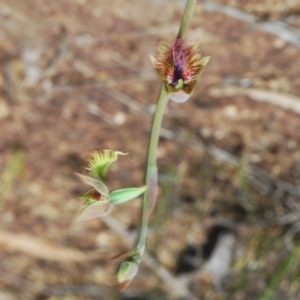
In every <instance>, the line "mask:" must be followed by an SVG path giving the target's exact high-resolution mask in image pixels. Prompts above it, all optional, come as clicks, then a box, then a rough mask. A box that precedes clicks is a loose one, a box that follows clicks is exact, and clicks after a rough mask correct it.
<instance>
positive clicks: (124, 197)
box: [109, 185, 148, 204]
mask: <svg viewBox="0 0 300 300" xmlns="http://www.w3.org/2000/svg"><path fill="white" fill-rule="evenodd" d="M147 188H148V187H147V185H144V186H142V187H138V188H124V189H118V190H114V191H112V192H111V193H110V194H109V198H110V203H112V204H120V203H123V202H127V201H130V200H132V199H134V198H136V197H138V196H140V195H141V194H143V193H144V192H145V191H147Z"/></svg>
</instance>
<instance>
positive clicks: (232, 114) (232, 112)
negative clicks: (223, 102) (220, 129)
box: [223, 105, 239, 119]
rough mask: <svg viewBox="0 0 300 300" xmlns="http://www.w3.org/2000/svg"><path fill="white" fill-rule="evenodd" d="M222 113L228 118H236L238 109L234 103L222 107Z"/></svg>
mask: <svg viewBox="0 0 300 300" xmlns="http://www.w3.org/2000/svg"><path fill="white" fill-rule="evenodd" d="M223 113H224V115H225V116H226V117H228V118H229V119H237V117H238V115H239V111H238V109H237V108H236V106H234V105H228V106H226V107H225V108H224V110H223Z"/></svg>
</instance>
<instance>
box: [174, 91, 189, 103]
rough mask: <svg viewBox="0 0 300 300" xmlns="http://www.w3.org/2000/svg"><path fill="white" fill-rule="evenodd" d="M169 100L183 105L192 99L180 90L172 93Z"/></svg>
mask: <svg viewBox="0 0 300 300" xmlns="http://www.w3.org/2000/svg"><path fill="white" fill-rule="evenodd" d="M169 98H170V99H171V100H173V101H174V102H177V103H183V102H185V101H187V100H188V99H189V98H190V95H189V94H187V93H185V92H184V91H183V90H180V91H178V92H174V93H171V94H170V95H169Z"/></svg>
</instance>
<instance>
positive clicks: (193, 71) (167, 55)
mask: <svg viewBox="0 0 300 300" xmlns="http://www.w3.org/2000/svg"><path fill="white" fill-rule="evenodd" d="M195 4H196V0H187V2H186V7H185V10H184V14H183V17H182V20H181V24H180V28H179V32H178V35H177V37H176V40H175V42H174V44H173V45H172V46H169V45H168V44H167V43H166V42H161V43H160V44H159V45H158V49H157V55H156V56H151V61H152V63H153V66H154V69H155V70H156V72H157V74H158V77H159V78H160V80H161V82H162V86H161V89H160V93H159V96H158V101H157V105H156V110H155V113H154V117H153V122H152V128H151V134H150V141H149V147H148V160H147V166H146V182H145V185H144V186H141V187H132V188H122V189H118V190H114V191H109V188H108V187H107V185H106V184H105V175H106V172H107V170H108V168H109V166H110V165H111V164H112V163H113V162H115V161H116V160H117V158H118V156H119V155H126V154H127V153H122V152H120V151H113V150H110V149H105V150H102V151H99V152H94V153H93V154H92V157H91V159H90V160H89V162H88V167H87V170H88V172H89V174H88V175H82V174H77V175H78V176H79V177H80V178H81V179H82V180H83V181H84V182H85V183H86V184H89V185H90V186H92V188H93V189H91V190H89V191H87V192H86V193H85V194H84V195H83V196H82V197H81V198H82V199H84V200H86V201H87V202H86V208H85V209H84V210H83V212H82V213H81V215H80V216H79V218H78V219H77V220H78V221H82V220H90V219H93V218H97V217H103V216H105V215H106V214H108V213H109V212H110V211H111V209H112V208H113V206H114V205H118V204H121V203H124V202H127V201H130V200H132V199H134V198H136V197H138V196H140V195H142V194H144V197H143V204H142V218H141V227H140V235H139V238H138V241H137V245H136V248H135V249H134V250H132V251H130V252H127V253H125V254H122V255H121V256H119V259H122V260H123V261H122V263H121V265H120V268H119V272H118V276H117V279H118V283H119V290H124V289H125V288H127V286H128V285H129V284H130V282H131V281H132V279H133V278H134V277H135V276H136V274H137V272H138V268H139V264H140V263H141V261H142V257H143V253H144V250H145V245H146V235H147V229H148V222H149V217H150V215H151V213H152V211H153V210H154V207H155V204H156V200H157V194H158V171H157V148H158V142H159V134H160V128H161V124H162V119H163V114H164V110H165V108H166V106H167V103H168V100H169V99H170V100H173V101H175V102H178V103H182V102H185V101H186V100H187V99H188V98H189V97H190V96H191V95H192V93H193V91H194V89H195V87H196V84H197V82H198V78H199V76H200V74H201V72H202V71H203V69H204V67H205V65H206V64H207V63H208V61H209V57H204V58H202V57H201V54H200V51H199V48H198V46H195V45H188V44H186V42H185V39H184V38H185V36H186V33H187V29H188V26H189V23H190V20H191V17H192V14H193V10H194V7H195Z"/></svg>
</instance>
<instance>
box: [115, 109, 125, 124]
mask: <svg viewBox="0 0 300 300" xmlns="http://www.w3.org/2000/svg"><path fill="white" fill-rule="evenodd" d="M125 122H126V115H125V114H124V113H123V112H120V111H119V112H117V113H116V114H115V115H114V123H115V124H116V125H123V124H124V123H125Z"/></svg>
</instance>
